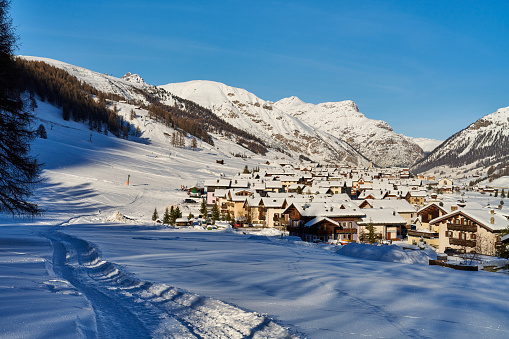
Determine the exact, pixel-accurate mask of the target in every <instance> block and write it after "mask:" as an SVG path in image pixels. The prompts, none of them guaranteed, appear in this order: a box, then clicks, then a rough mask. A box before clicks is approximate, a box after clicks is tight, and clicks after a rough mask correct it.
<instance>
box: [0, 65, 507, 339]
mask: <svg viewBox="0 0 509 339" xmlns="http://www.w3.org/2000/svg"><path fill="white" fill-rule="evenodd" d="M27 59H34V60H44V61H46V62H49V63H51V64H53V65H55V66H56V67H59V68H63V69H65V70H67V71H68V72H69V73H71V74H73V75H74V76H76V77H77V78H78V79H80V81H83V82H86V83H88V84H90V85H91V86H93V87H95V88H97V89H100V90H101V91H104V92H107V93H112V94H116V95H120V96H122V97H123V98H124V99H125V100H120V101H115V102H113V100H110V101H108V105H109V106H110V107H113V106H115V107H116V112H115V113H116V114H117V115H118V116H119V117H121V119H122V121H124V122H129V124H130V126H132V127H133V128H135V129H136V128H137V129H139V131H140V134H137V135H133V134H129V135H128V136H126V137H124V138H121V137H115V136H114V135H112V134H111V133H109V134H108V133H107V132H106V133H105V132H104V130H103V131H102V132H99V131H97V130H95V129H94V128H93V127H91V126H89V125H88V124H86V123H81V122H75V121H73V120H72V119H70V120H67V121H66V120H63V119H62V108H60V107H56V106H54V105H51V104H49V103H48V102H45V101H41V100H40V98H37V100H36V106H37V107H36V108H35V115H36V126H34V127H37V125H40V124H42V125H43V126H44V128H45V130H46V132H47V139H43V138H37V139H36V140H35V142H34V144H33V147H32V149H33V153H34V154H36V155H37V157H38V159H39V161H40V162H41V163H43V164H44V165H43V173H42V178H43V181H42V182H41V184H40V186H39V187H38V188H37V190H36V192H35V197H34V201H37V202H38V203H39V204H40V205H41V206H42V207H43V208H44V209H45V213H44V214H43V215H41V216H37V217H35V218H33V219H29V220H19V219H12V218H11V217H10V215H6V214H0V225H1V226H0V229H1V234H0V243H1V244H2V248H1V251H0V263H1V265H2V274H1V275H0V300H1V303H2V305H4V306H3V308H2V311H0V336H1V337H9V338H26V337H29V338H50V337H62V338H64V337H65V338H112V337H117V338H338V337H345V336H348V337H366V336H369V337H377V338H387V337H389V338H407V337H410V338H435V337H451V338H468V337H477V338H479V337H489V338H506V337H507V336H508V335H509V325H508V324H507V321H506V318H507V314H508V312H509V306H508V304H507V302H506V300H505V298H504V297H503V295H505V294H506V293H507V291H509V280H508V279H507V274H501V273H492V272H487V271H479V272H463V271H455V270H452V269H449V268H445V267H437V266H429V265H427V263H428V260H429V259H432V258H435V257H436V254H435V253H434V252H433V251H432V250H431V249H429V248H428V249H427V250H426V251H419V250H414V249H415V248H412V249H410V250H403V245H402V244H394V245H392V246H389V245H383V246H372V245H364V246H369V247H368V248H367V247H362V245H360V244H359V245H358V247H355V246H357V244H352V245H346V246H341V245H332V244H324V243H321V244H316V243H308V242H303V241H300V240H298V239H295V237H281V232H280V231H278V230H273V229H258V230H256V231H247V230H244V231H236V230H234V229H231V228H227V229H224V230H218V229H210V230H207V229H206V228H202V227H196V228H193V227H186V228H173V227H168V226H166V225H161V224H160V223H157V222H154V221H152V218H151V216H152V212H153V211H154V208H156V209H157V210H158V211H159V213H160V215H162V212H163V211H164V210H165V208H167V207H168V206H170V205H179V206H181V207H182V214H183V216H187V215H189V214H194V215H198V214H199V213H200V212H199V204H193V203H188V204H184V203H183V202H184V200H185V199H186V198H188V197H189V196H188V194H187V192H186V191H183V190H182V189H181V187H182V186H187V187H192V186H195V185H196V186H200V187H203V186H204V183H205V182H206V181H211V180H212V181H216V180H218V181H219V180H221V179H223V178H231V177H233V176H235V175H236V174H239V173H242V172H243V170H244V169H245V168H246V167H247V168H248V169H250V170H252V169H254V168H257V169H262V170H268V169H274V166H277V164H278V163H289V162H293V163H295V164H296V165H297V164H298V165H299V166H300V165H302V167H305V165H306V164H308V165H309V164H311V163H312V162H311V161H306V159H305V158H310V160H314V161H318V160H321V161H326V160H327V161H331V162H332V161H337V162H338V163H339V162H342V163H343V164H344V165H345V166H353V165H357V166H359V167H368V166H369V162H370V161H369V160H373V161H374V162H377V161H378V162H379V163H380V164H385V165H387V166H391V165H394V164H401V165H404V164H405V165H410V164H411V162H410V161H409V162H404V161H408V159H412V162H413V160H417V159H419V158H420V157H422V156H423V155H424V154H423V150H424V151H428V150H431V147H433V146H430V148H429V149H425V148H424V147H423V146H418V145H419V144H420V143H421V142H424V143H423V144H421V145H424V144H426V142H427V141H426V140H419V141H418V140H415V141H412V140H408V139H406V137H404V136H402V135H398V134H396V133H394V131H392V129H391V128H390V126H388V125H387V124H386V123H384V122H383V121H375V120H370V119H368V118H366V117H365V116H364V115H363V114H362V113H360V112H359V111H358V109H357V107H356V105H355V103H354V102H352V101H342V102H339V103H327V104H319V105H313V104H306V103H303V102H302V101H300V100H299V99H298V98H295V97H292V98H287V99H283V100H280V101H278V102H276V103H271V102H268V101H264V100H262V99H260V98H258V97H256V96H255V95H254V94H251V93H249V92H247V91H245V90H242V89H238V88H233V87H229V86H227V85H224V84H219V83H215V82H206V81H197V82H189V83H181V84H168V85H165V86H161V87H160V88H157V87H154V86H151V85H147V84H145V82H144V81H143V79H142V78H141V77H140V76H138V75H133V74H126V76H125V77H124V78H123V79H118V78H115V77H111V76H109V75H105V74H99V73H96V72H92V71H89V70H86V69H83V68H80V67H76V66H72V65H68V64H65V63H62V62H59V61H55V60H50V59H41V58H27ZM144 92H148V93H150V94H151V95H152V96H153V97H157V98H159V99H160V100H161V101H162V102H164V103H166V104H168V105H175V106H179V107H185V106H186V105H188V106H189V105H191V104H190V103H189V102H187V101H184V100H183V99H187V100H190V101H192V102H195V103H197V104H198V105H200V106H203V107H205V108H208V109H210V110H211V111H212V112H213V113H214V114H216V115H217V116H219V117H221V118H222V119H224V120H226V121H227V122H229V123H230V124H231V125H233V126H234V127H236V128H238V129H241V130H243V131H246V132H249V133H250V134H252V135H255V136H257V137H259V138H260V139H262V140H263V142H265V143H266V145H267V146H268V151H267V153H266V154H265V155H262V154H257V153H256V152H252V151H250V150H249V149H247V148H246V147H245V145H242V144H240V143H239V142H238V141H239V137H237V136H231V135H227V134H226V133H216V131H213V132H210V135H211V137H212V138H213V144H211V143H207V142H205V141H201V140H198V141H197V144H196V147H191V146H190V145H191V144H192V142H193V138H194V136H193V135H191V134H186V135H184V136H182V137H183V138H184V146H177V145H174V144H173V143H172V136H173V135H175V134H176V133H178V132H179V130H178V129H176V128H173V127H172V126H168V125H165V124H163V123H160V122H156V121H155V120H154V119H153V118H152V117H151V116H150V114H151V113H150V112H149V110H148V109H146V108H145V107H143V106H142V105H140V104H139V103H140V102H143V103H146V102H145V100H147V99H146V98H147V96H146V95H144V94H143V93H144ZM505 113H506V112H505V111H503V110H501V111H500V112H499V115H500V117H501V118H500V119H498V120H496V121H495V120H490V119H486V120H482V121H481V120H480V121H481V123H478V124H476V125H474V127H477V129H476V130H483V129H485V128H491V127H493V126H499V127H500V128H501V130H500V131H497V133H492V135H493V136H496V135H500V134H503V133H505V132H504V131H503V128H504V126H505V125H504V123H505V122H504V121H502V120H503V119H502V118H505V115H503V116H502V114H505ZM499 115H497V116H499ZM329 118H333V119H332V120H327V119H329ZM336 120H337V121H340V120H341V121H343V123H342V124H339V123H338V124H335V123H334V122H335V121H336ZM486 121H489V123H488V122H486ZM345 126H349V127H348V129H344V128H346V127H345ZM490 126H491V127H490ZM106 134H107V135H106ZM467 139H468V138H466V139H465V140H467ZM470 139H472V140H477V142H478V139H476V138H475V137H471V138H470ZM450 140H453V139H450ZM490 140H491V139H490ZM491 141H493V140H491ZM437 143H439V142H437ZM375 145H376V147H379V148H376V149H377V151H376V152H375V151H373V150H374V149H375V148H374V147H375ZM389 145H392V146H389ZM445 145H449V144H448V143H447V142H446V143H445ZM442 146H444V145H442ZM470 148H472V147H471V146H470ZM440 149H444V148H443V147H441V148H440ZM369 150H372V153H369ZM462 150H463V152H464V153H466V152H467V151H468V150H467V147H465V148H462ZM438 154H440V153H439V151H438V150H435V151H434V152H432V153H431V155H432V156H433V157H435V158H438ZM300 155H304V157H300ZM377 159H378V160H377ZM387 159H390V161H389V160H387ZM385 160H387V161H388V162H384V161H385ZM276 170H279V171H280V170H281V169H280V167H276ZM503 184H506V183H503ZM338 196H339V194H338ZM471 197H472V199H474V195H473V194H472V196H471ZM458 198H460V197H459V196H458V195H454V194H451V195H449V196H448V197H447V198H445V199H446V200H447V199H449V200H450V201H449V202H451V203H452V202H456V201H457V200H458ZM475 199H477V198H475ZM478 201H479V202H481V201H482V202H483V203H485V202H488V203H491V204H492V205H496V204H497V203H498V201H499V199H497V198H488V197H487V196H482V200H481V198H479V199H478ZM348 246H352V247H350V248H348Z"/></svg>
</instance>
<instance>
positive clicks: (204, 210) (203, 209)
mask: <svg viewBox="0 0 509 339" xmlns="http://www.w3.org/2000/svg"><path fill="white" fill-rule="evenodd" d="M200 213H201V215H202V218H204V219H206V218H207V215H208V210H207V202H206V201H205V199H202V200H201V206H200Z"/></svg>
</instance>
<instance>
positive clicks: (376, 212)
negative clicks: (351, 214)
mask: <svg viewBox="0 0 509 339" xmlns="http://www.w3.org/2000/svg"><path fill="white" fill-rule="evenodd" d="M363 211H364V212H365V213H366V215H365V216H364V217H363V218H361V221H359V222H357V224H359V225H368V224H369V223H371V222H372V223H373V224H374V225H394V224H396V225H397V224H400V225H404V224H406V220H405V218H403V217H402V216H401V215H399V213H397V212H396V211H395V210H393V209H392V208H385V209H375V208H365V209H363Z"/></svg>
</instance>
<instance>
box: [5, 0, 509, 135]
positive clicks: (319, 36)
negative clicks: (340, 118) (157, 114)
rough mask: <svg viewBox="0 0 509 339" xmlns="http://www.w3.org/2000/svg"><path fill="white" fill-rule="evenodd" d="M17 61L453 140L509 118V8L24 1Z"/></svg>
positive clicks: (498, 4) (15, 7)
mask: <svg viewBox="0 0 509 339" xmlns="http://www.w3.org/2000/svg"><path fill="white" fill-rule="evenodd" d="M10 13H11V17H12V19H13V23H14V25H15V26H16V29H17V34H18V35H19V37H20V48H19V49H18V51H17V53H18V54H22V55H33V56H41V57H48V58H53V59H57V60H61V61H65V62H68V63H71V64H74V65H77V66H81V67H85V68H88V69H91V70H94V71H97V72H101V73H108V74H112V75H114V76H118V77H120V76H122V75H124V74H125V73H127V72H132V73H138V74H140V75H141V76H142V77H143V78H144V79H145V81H146V82H147V83H149V84H153V85H163V84H167V83H170V82H181V81H189V80H214V81H219V82H223V83H226V84H228V85H230V86H234V87H240V88H244V89H246V90H248V91H250V92H252V93H254V94H256V95H257V96H259V97H260V98H262V99H265V100H272V101H277V100H279V99H282V98H284V97H288V96H292V95H296V96H298V97H299V98H301V99H302V100H304V101H306V102H311V103H315V104H317V103H320V102H327V101H341V100H346V99H350V100H353V101H355V102H356V103H357V106H358V107H359V109H360V111H361V112H363V113H364V114H365V115H366V116H367V117H368V118H372V119H380V120H384V121H387V122H388V123H389V124H390V125H391V126H392V127H393V129H394V130H395V131H396V132H397V133H403V134H405V135H409V136H413V137H428V138H435V139H441V140H445V139H446V138H448V137H449V136H450V135H452V134H454V133H455V132H457V131H459V130H460V129H462V128H464V127H466V126H468V125H469V124H470V123H472V122H474V121H475V120H477V119H478V118H480V117H482V116H483V115H486V114H489V113H492V112H494V111H496V110H497V109H498V108H500V107H506V106H509V95H508V94H509V81H508V75H509V57H508V55H509V20H507V18H509V2H507V1H494V0H493V1H468V0H462V1H453V0H451V1H444V0H442V1H414V0H413V1H361V0H358V1H354V0H351V1H298V0H294V1H287V2H283V1H155V0H154V1H151V0H145V1H134V0H122V1H116V0H115V1H107V0H103V1H96V0H88V1H78V0H66V1H52V0H46V1H40V0H14V1H13V3H12V4H11V11H10Z"/></svg>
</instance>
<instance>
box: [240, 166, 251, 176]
mask: <svg viewBox="0 0 509 339" xmlns="http://www.w3.org/2000/svg"><path fill="white" fill-rule="evenodd" d="M242 173H244V174H248V173H250V172H249V168H248V167H247V165H246V166H244V171H243V172H242Z"/></svg>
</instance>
